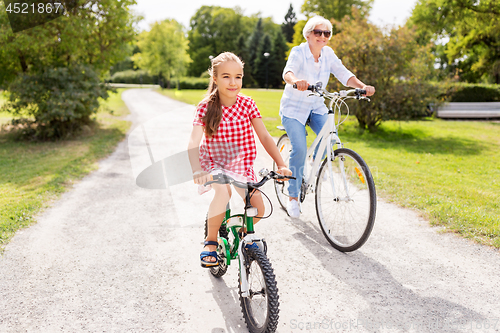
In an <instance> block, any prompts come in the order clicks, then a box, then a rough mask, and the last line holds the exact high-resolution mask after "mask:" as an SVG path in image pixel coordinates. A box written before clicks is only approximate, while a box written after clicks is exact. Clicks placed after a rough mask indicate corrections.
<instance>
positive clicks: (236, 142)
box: [188, 52, 292, 267]
mask: <svg viewBox="0 0 500 333" xmlns="http://www.w3.org/2000/svg"><path fill="white" fill-rule="evenodd" d="M209 73H210V83H209V86H208V92H207V95H206V97H205V98H204V99H203V100H202V101H201V102H200V104H198V107H197V110H196V115H195V119H194V121H193V130H192V132H191V138H190V140H189V147H188V149H189V159H190V162H191V168H192V171H193V179H194V182H195V184H199V185H202V184H204V183H206V182H208V181H210V180H211V173H212V174H214V173H217V172H220V171H222V172H224V173H228V174H230V175H231V176H232V177H233V178H238V179H239V180H243V181H250V182H257V177H256V175H255V172H254V170H253V164H254V161H255V157H256V155H257V149H256V147H255V140H254V134H253V131H254V130H255V133H256V134H257V136H258V137H259V140H260V142H261V143H262V145H263V146H264V148H265V149H266V151H267V153H268V154H269V155H270V156H271V158H272V159H273V160H274V161H275V162H276V165H277V166H278V173H280V174H283V175H285V176H291V175H292V172H291V171H290V170H289V169H288V168H287V166H286V164H285V162H284V161H283V159H282V158H281V155H280V153H279V151H278V148H277V147H276V144H275V142H274V140H273V138H272V137H271V135H270V134H269V133H268V132H267V129H266V128H265V126H264V123H263V121H262V116H261V115H260V112H259V110H258V109H257V106H256V105H255V102H254V101H253V99H251V98H250V97H244V96H242V95H240V94H239V92H240V90H241V87H242V83H243V62H242V61H241V59H240V58H238V57H237V56H236V55H235V54H233V53H231V52H224V53H221V54H219V55H218V56H217V57H215V58H213V59H212V65H211V68H210V69H209ZM202 139H203V141H202ZM201 141H202V142H201ZM200 142H201V145H200ZM211 186H212V188H213V189H214V191H215V195H214V198H213V200H212V202H211V204H210V207H209V209H208V235H207V238H206V239H205V248H204V251H203V252H202V253H201V254H200V261H201V266H202V267H213V266H217V265H218V264H219V263H218V262H217V252H216V251H215V250H216V249H217V244H218V243H217V232H218V230H219V228H220V225H221V223H222V221H223V219H224V213H225V211H226V205H227V203H228V202H229V199H230V198H231V188H230V186H229V185H223V184H212V185H211ZM235 189H236V191H237V192H238V194H239V195H240V196H242V198H244V197H245V193H244V191H243V190H242V189H239V188H236V187H235ZM250 203H251V204H252V206H253V207H256V208H257V209H258V216H263V214H264V209H265V208H264V202H263V200H262V196H261V195H260V192H258V191H256V192H255V193H254V194H253V195H252V197H251V200H250ZM258 220H259V219H258V218H256V219H255V220H254V221H255V223H256V222H257V221H258ZM249 246H256V245H255V244H250V245H249Z"/></svg>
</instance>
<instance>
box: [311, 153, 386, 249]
mask: <svg viewBox="0 0 500 333" xmlns="http://www.w3.org/2000/svg"><path fill="white" fill-rule="evenodd" d="M334 157H335V159H334V160H333V161H329V159H328V158H326V159H325V160H324V161H323V163H322V164H321V167H320V170H319V174H318V178H317V180H316V191H315V192H316V214H317V216H318V221H319V225H320V226H321V230H322V231H323V234H324V235H325V237H326V239H327V240H328V242H330V244H331V245H332V246H333V247H334V248H336V249H337V250H339V251H342V252H351V251H354V250H357V249H359V248H360V247H361V246H362V245H363V244H364V243H365V242H366V240H367V239H368V237H369V236H370V233H371V231H372V229H373V224H374V222H375V214H376V206H377V197H376V193H375V184H374V182H373V177H372V174H371V172H370V169H369V168H368V165H367V164H366V163H365V161H363V159H362V158H361V157H360V156H359V155H358V154H357V153H356V152H354V151H352V150H350V149H346V148H340V149H337V150H335V151H334ZM329 166H331V171H332V172H331V174H330V171H329V169H330V168H329ZM332 184H333V186H332Z"/></svg>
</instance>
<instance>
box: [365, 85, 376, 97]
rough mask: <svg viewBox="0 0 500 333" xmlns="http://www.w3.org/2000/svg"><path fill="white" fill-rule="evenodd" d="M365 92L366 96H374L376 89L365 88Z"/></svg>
mask: <svg viewBox="0 0 500 333" xmlns="http://www.w3.org/2000/svg"><path fill="white" fill-rule="evenodd" d="M362 89H363V90H366V96H372V95H373V94H375V87H373V86H367V85H365V86H363V88H362Z"/></svg>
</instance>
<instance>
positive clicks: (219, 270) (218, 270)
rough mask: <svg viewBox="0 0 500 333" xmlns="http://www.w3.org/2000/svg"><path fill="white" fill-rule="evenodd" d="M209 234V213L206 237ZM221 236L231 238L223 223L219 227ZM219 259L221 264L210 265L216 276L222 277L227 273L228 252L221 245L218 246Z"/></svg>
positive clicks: (206, 222)
mask: <svg viewBox="0 0 500 333" xmlns="http://www.w3.org/2000/svg"><path fill="white" fill-rule="evenodd" d="M207 235H208V215H207V217H206V218H205V238H207ZM219 237H222V238H225V239H228V238H229V233H228V230H227V228H226V225H225V224H222V225H221V226H220V228H219ZM217 260H218V261H219V265H218V266H215V267H210V273H211V274H212V275H213V276H215V277H218V278H219V277H222V276H223V275H224V274H226V272H227V269H228V266H227V262H226V260H227V258H226V253H225V252H224V249H223V248H222V247H221V246H220V245H219V246H218V247H217Z"/></svg>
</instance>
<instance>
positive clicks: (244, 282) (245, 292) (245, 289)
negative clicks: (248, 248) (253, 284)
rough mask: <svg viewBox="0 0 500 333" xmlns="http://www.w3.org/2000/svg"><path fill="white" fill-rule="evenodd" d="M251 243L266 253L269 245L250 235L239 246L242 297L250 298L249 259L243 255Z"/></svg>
mask: <svg viewBox="0 0 500 333" xmlns="http://www.w3.org/2000/svg"><path fill="white" fill-rule="evenodd" d="M249 243H255V244H257V246H258V247H259V249H260V250H261V251H262V252H263V253H266V252H267V251H266V248H267V244H266V241H265V239H264V238H260V237H257V235H255V234H248V235H246V236H245V238H243V240H242V241H241V242H240V244H239V245H238V262H239V264H240V267H239V268H240V283H241V296H242V297H248V296H250V294H249V293H250V287H249V284H248V276H247V265H248V264H249V262H247V257H246V256H245V255H244V254H243V251H244V246H245V245H246V244H249Z"/></svg>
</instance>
